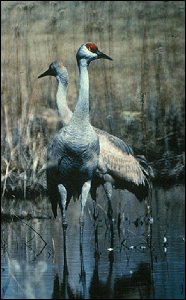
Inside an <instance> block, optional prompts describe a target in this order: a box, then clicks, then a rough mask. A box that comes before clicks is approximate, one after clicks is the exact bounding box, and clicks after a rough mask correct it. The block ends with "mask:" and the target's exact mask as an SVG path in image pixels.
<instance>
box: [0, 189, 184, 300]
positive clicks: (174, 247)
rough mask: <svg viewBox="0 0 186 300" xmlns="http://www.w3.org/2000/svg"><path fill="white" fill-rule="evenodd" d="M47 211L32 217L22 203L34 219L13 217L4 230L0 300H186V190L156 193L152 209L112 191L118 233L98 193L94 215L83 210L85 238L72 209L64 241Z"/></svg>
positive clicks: (44, 207)
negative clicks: (185, 200) (185, 230)
mask: <svg viewBox="0 0 186 300" xmlns="http://www.w3.org/2000/svg"><path fill="white" fill-rule="evenodd" d="M14 202H16V201H14ZM20 203H22V204H20ZM23 203H24V204H23ZM43 203H44V204H42V207H40V210H38V211H37V213H36V215H35V216H34V207H35V206H34V205H36V204H35V203H30V202H29V204H28V203H27V202H26V204H25V202H19V205H22V211H23V206H24V212H26V211H32V215H33V216H34V218H32V219H29V218H26V213H25V218H23V219H20V218H19V216H18V214H19V213H18V212H16V209H14V210H13V211H14V213H15V214H16V215H17V216H18V217H15V218H14V219H13V220H12V221H11V220H9V221H8V220H3V222H2V230H1V247H2V251H1V283H2V284H1V298H2V299H28V298H29V299H73V298H76V299H117V298H119V299H184V298H185V282H184V253H185V239H184V238H185V232H184V222H185V219H184V211H185V209H184V185H174V186H172V187H171V188H169V189H163V188H160V187H154V188H153V192H152V199H150V200H149V201H148V203H144V202H142V203H139V202H138V201H137V200H136V198H135V197H134V196H133V195H132V194H130V193H128V192H123V191H115V192H114V195H113V199H112V205H113V208H114V223H113V226H112V224H111V223H109V220H108V218H107V204H106V201H105V196H104V193H103V191H102V190H100V193H99V197H98V201H97V206H96V209H95V210H94V208H93V204H92V201H91V199H89V200H88V203H87V205H86V209H85V225H84V229H83V236H82V235H81V236H80V228H79V210H80V203H79V202H73V201H72V202H71V203H70V205H69V207H68V214H67V217H68V223H69V225H68V228H67V232H66V239H65V238H64V235H63V231H62V226H61V220H60V216H59V217H58V218H57V219H56V220H53V219H52V218H51V210H50V207H49V206H48V202H47V201H46V199H43ZM150 204H151V205H150ZM11 205H12V204H10V203H9V207H10V206H11ZM38 205H40V203H38ZM19 208H20V207H19ZM39 214H40V215H39ZM59 215H60V214H59ZM40 216H45V218H43V219H42V218H40ZM80 240H81V242H80Z"/></svg>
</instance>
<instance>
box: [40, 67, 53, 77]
mask: <svg viewBox="0 0 186 300" xmlns="http://www.w3.org/2000/svg"><path fill="white" fill-rule="evenodd" d="M45 76H55V75H54V73H53V72H52V70H51V69H48V70H47V71H46V72H44V73H42V74H41V75H39V76H38V78H41V77H45Z"/></svg>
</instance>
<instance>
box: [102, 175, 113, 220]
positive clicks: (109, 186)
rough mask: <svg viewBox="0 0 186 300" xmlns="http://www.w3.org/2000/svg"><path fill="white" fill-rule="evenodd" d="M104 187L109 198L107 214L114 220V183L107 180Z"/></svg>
mask: <svg viewBox="0 0 186 300" xmlns="http://www.w3.org/2000/svg"><path fill="white" fill-rule="evenodd" d="M103 188H104V190H105V194H106V196H107V200H108V212H107V216H108V218H109V220H112V215H113V209H112V203H111V197H112V184H111V183H110V182H108V181H106V182H105V183H104V184H103Z"/></svg>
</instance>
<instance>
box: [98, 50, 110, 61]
mask: <svg viewBox="0 0 186 300" xmlns="http://www.w3.org/2000/svg"><path fill="white" fill-rule="evenodd" d="M96 53H97V56H98V58H104V59H109V60H113V59H112V58H111V57H110V56H108V55H106V54H105V53H103V52H101V51H99V50H98V51H97V52H96Z"/></svg>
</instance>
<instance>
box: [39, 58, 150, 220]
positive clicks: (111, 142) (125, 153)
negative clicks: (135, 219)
mask: <svg viewBox="0 0 186 300" xmlns="http://www.w3.org/2000/svg"><path fill="white" fill-rule="evenodd" d="M47 75H51V76H55V77H56V78H57V82H58V90H57V94H56V101H57V106H58V110H59V113H60V115H61V117H62V118H63V116H62V114H63V111H65V112H66V111H67V112H68V113H67V114H66V115H65V123H66V124H67V123H68V122H70V119H71V115H70V113H69V107H68V104H67V101H66V88H67V84H65V86H63V85H64V82H65V83H67V82H68V73H67V70H66V68H65V67H64V66H63V63H62V62H59V61H55V62H53V63H51V64H50V66H49V69H48V70H47V71H46V72H45V73H43V74H42V77H44V76H47ZM62 86H63V88H62ZM64 88H65V93H64V94H63V95H62V94H60V93H59V90H60V91H62V90H64ZM63 123H64V121H63ZM94 129H95V131H96V133H97V134H98V136H99V140H100V155H99V161H98V169H97V171H96V176H94V179H93V181H92V186H91V190H90V192H91V196H92V198H93V199H94V200H95V199H96V190H97V187H98V186H99V185H103V187H104V190H105V193H106V196H107V199H108V205H109V206H108V207H109V210H108V213H109V214H110V213H111V212H112V208H111V196H112V187H114V188H116V189H128V190H129V191H130V192H132V193H134V194H135V196H136V197H137V198H138V199H139V200H142V199H144V198H145V197H146V196H147V195H148V191H149V188H150V185H151V184H150V179H151V177H153V171H152V169H151V167H150V166H149V165H148V162H147V161H146V159H145V157H144V156H142V155H141V156H140V155H138V156H137V155H136V156H135V155H134V153H133V150H132V148H131V147H130V146H128V145H127V144H126V143H125V142H124V141H122V140H121V139H119V138H117V137H116V136H113V135H111V134H109V133H107V132H105V131H103V130H100V129H98V128H95V127H94Z"/></svg>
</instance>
